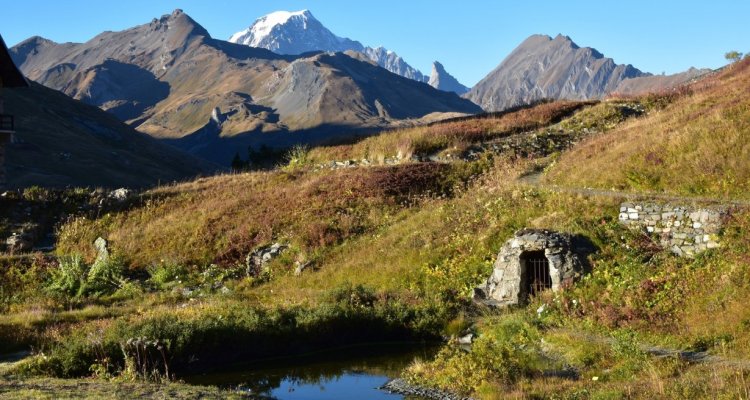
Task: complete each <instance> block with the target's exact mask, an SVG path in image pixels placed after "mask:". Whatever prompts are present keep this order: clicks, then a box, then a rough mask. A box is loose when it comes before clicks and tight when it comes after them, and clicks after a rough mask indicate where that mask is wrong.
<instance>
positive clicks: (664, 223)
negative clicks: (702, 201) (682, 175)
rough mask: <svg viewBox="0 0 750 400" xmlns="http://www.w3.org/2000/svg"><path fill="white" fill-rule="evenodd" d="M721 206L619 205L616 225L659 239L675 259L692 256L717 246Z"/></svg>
mask: <svg viewBox="0 0 750 400" xmlns="http://www.w3.org/2000/svg"><path fill="white" fill-rule="evenodd" d="M727 211H728V209H727V207H725V206H711V207H691V206H683V205H675V204H668V203H667V204H659V203H654V202H644V203H622V204H621V205H620V217H619V219H620V223H622V224H624V225H627V226H630V227H633V228H638V229H643V230H644V231H645V232H647V233H649V234H651V235H652V236H654V237H656V238H658V239H659V242H660V243H661V245H662V246H663V247H664V248H668V249H670V250H671V251H672V252H673V253H674V254H677V255H678V256H686V257H692V256H694V255H696V254H698V253H700V252H702V251H705V250H708V249H713V248H717V247H719V246H720V243H719V239H720V234H721V228H722V224H723V222H724V219H725V217H726V214H727Z"/></svg>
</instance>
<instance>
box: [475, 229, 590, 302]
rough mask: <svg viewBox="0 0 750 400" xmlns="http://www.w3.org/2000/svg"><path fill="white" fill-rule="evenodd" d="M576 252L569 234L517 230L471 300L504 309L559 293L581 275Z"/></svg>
mask: <svg viewBox="0 0 750 400" xmlns="http://www.w3.org/2000/svg"><path fill="white" fill-rule="evenodd" d="M578 253H579V251H578V249H577V247H576V246H575V245H574V243H573V237H572V236H571V235H570V234H566V233H559V232H554V231H549V230H543V229H523V230H520V231H518V232H516V234H515V236H514V237H513V238H512V239H510V240H508V241H507V242H505V244H504V245H503V247H502V248H501V249H500V252H499V253H498V255H497V261H495V268H494V269H493V271H492V275H491V276H490V277H489V279H487V281H486V282H485V283H484V284H482V285H481V286H479V287H477V288H476V289H474V300H475V301H477V302H480V303H484V304H487V305H490V306H497V307H504V306H510V305H516V304H521V303H523V302H524V301H525V300H526V299H527V298H528V296H530V295H534V294H536V292H539V291H541V290H547V289H551V290H553V291H557V290H560V289H561V288H563V287H565V286H567V285H570V284H572V283H573V282H574V281H575V280H577V279H578V278H580V277H581V275H582V274H583V263H582V259H581V258H580V257H579V254H578Z"/></svg>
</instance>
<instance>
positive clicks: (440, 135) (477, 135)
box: [311, 101, 594, 162]
mask: <svg viewBox="0 0 750 400" xmlns="http://www.w3.org/2000/svg"><path fill="white" fill-rule="evenodd" d="M592 104H594V103H593V102H580V101H556V102H551V103H541V104H538V105H535V106H532V107H528V108H521V109H519V110H513V111H509V112H504V113H493V114H486V115H482V116H475V117H464V118H456V119H454V120H449V121H444V122H438V123H435V124H431V125H427V126H419V127H414V128H404V129H398V130H394V131H390V132H385V133H382V134H380V135H377V136H373V137H369V138H367V139H364V140H362V141H361V142H359V143H356V144H353V145H342V146H334V147H322V148H316V149H313V150H312V151H311V157H312V158H313V159H314V160H316V161H319V162H323V161H330V160H345V159H363V158H365V159H369V160H382V159H384V158H386V157H399V158H409V157H411V155H413V154H416V155H420V156H424V155H429V154H431V153H434V152H437V151H439V150H442V149H447V148H451V147H456V146H459V147H460V146H464V145H467V144H471V143H477V142H482V141H487V140H492V139H496V138H499V137H504V136H508V135H512V134H515V133H521V132H526V131H531V130H534V129H538V128H540V127H543V126H547V125H550V124H552V123H555V122H557V121H559V120H561V119H562V118H564V117H566V116H569V115H570V114H572V113H574V112H575V111H577V110H579V109H581V108H583V107H585V106H588V105H592Z"/></svg>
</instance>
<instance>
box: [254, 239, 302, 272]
mask: <svg viewBox="0 0 750 400" xmlns="http://www.w3.org/2000/svg"><path fill="white" fill-rule="evenodd" d="M287 247H289V246H287V245H284V244H281V243H274V244H272V245H270V246H266V247H261V248H259V249H257V250H255V251H253V252H251V253H250V254H248V255H247V257H246V258H245V269H246V273H247V276H249V277H258V276H260V275H261V274H263V273H265V272H267V265H268V264H269V263H270V262H271V261H273V260H274V259H275V258H276V257H278V256H280V255H281V253H283V252H284V250H286V249H287ZM300 273H301V271H300Z"/></svg>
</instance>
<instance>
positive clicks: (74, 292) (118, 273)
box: [47, 255, 125, 302]
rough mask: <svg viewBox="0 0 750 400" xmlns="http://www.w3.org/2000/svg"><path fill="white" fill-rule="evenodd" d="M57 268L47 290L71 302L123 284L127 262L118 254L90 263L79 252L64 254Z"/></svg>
mask: <svg viewBox="0 0 750 400" xmlns="http://www.w3.org/2000/svg"><path fill="white" fill-rule="evenodd" d="M58 262H59V264H58V267H57V268H56V269H53V270H52V271H51V278H50V282H49V284H48V286H47V290H48V291H49V292H50V293H52V294H54V295H58V296H61V297H63V298H64V299H65V300H66V301H68V302H74V301H78V300H80V299H82V298H85V297H89V296H90V297H98V296H103V295H109V294H112V293H114V292H115V291H117V289H119V288H120V287H122V286H123V284H124V283H125V280H124V278H123V276H122V271H123V264H122V262H121V261H120V260H119V259H117V258H115V257H110V258H107V259H100V260H97V261H96V262H94V264H92V265H86V264H85V263H84V262H83V258H82V257H81V256H79V255H75V256H71V257H61V258H60V259H59V261H58Z"/></svg>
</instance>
